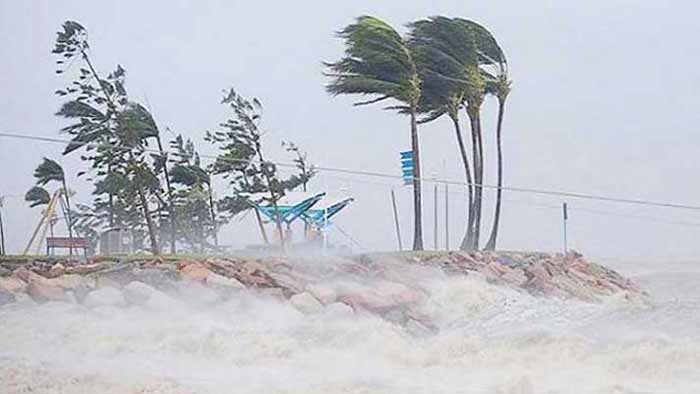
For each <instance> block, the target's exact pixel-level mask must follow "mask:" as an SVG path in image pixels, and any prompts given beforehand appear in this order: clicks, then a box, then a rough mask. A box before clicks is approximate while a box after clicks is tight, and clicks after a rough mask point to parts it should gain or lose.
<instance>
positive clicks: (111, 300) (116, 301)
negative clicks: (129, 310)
mask: <svg viewBox="0 0 700 394" xmlns="http://www.w3.org/2000/svg"><path fill="white" fill-rule="evenodd" d="M83 304H85V306H88V307H91V308H95V307H100V306H124V305H126V299H124V295H123V294H122V292H121V291H119V290H118V289H115V288H113V287H105V288H102V289H98V290H95V291H91V292H90V293H89V294H88V295H87V297H85V300H84V301H83Z"/></svg>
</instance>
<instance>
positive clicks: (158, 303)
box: [122, 282, 178, 310]
mask: <svg viewBox="0 0 700 394" xmlns="http://www.w3.org/2000/svg"><path fill="white" fill-rule="evenodd" d="M122 292H123V294H124V298H125V299H126V300H127V301H128V302H129V303H131V304H135V305H141V306H145V307H147V308H151V309H158V310H168V309H172V308H177V307H178V302H177V301H175V300H174V299H172V298H171V297H169V296H168V295H167V294H165V293H163V292H162V291H159V290H157V289H155V288H154V287H152V286H149V285H147V284H145V283H142V282H131V283H129V284H128V285H126V286H124V288H123V289H122Z"/></svg>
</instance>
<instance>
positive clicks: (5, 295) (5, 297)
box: [0, 290, 15, 306]
mask: <svg viewBox="0 0 700 394" xmlns="http://www.w3.org/2000/svg"><path fill="white" fill-rule="evenodd" d="M13 302H15V295H14V294H12V293H10V292H9V291H5V290H0V306H2V305H5V304H11V303H13Z"/></svg>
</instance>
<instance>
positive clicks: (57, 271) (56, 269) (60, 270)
mask: <svg viewBox="0 0 700 394" xmlns="http://www.w3.org/2000/svg"><path fill="white" fill-rule="evenodd" d="M65 272H66V267H64V266H63V264H61V263H56V264H54V265H53V266H52V267H51V269H49V271H48V272H47V273H46V276H47V277H49V278H55V277H58V276H61V275H63V274H64V273H65Z"/></svg>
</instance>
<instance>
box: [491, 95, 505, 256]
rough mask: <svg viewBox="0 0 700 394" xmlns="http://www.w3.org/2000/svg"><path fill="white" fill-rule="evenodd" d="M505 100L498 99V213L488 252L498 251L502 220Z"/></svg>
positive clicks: (492, 228) (495, 217) (494, 221)
mask: <svg viewBox="0 0 700 394" xmlns="http://www.w3.org/2000/svg"><path fill="white" fill-rule="evenodd" d="M505 104H506V101H505V98H501V97H499V98H498V123H497V125H496V147H497V150H498V181H497V186H498V188H497V189H496V211H495V214H494V218H493V227H491V236H489V240H488V242H487V243H486V250H496V239H497V238H498V225H499V223H500V220H501V195H502V192H503V190H502V189H501V188H502V187H503V146H502V145H501V127H502V125H503V113H504V111H505Z"/></svg>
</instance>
